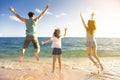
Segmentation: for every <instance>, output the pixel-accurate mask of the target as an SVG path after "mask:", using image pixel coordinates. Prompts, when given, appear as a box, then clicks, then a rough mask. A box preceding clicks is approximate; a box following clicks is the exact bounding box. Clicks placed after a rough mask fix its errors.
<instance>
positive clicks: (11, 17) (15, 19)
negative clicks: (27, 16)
mask: <svg viewBox="0 0 120 80" xmlns="http://www.w3.org/2000/svg"><path fill="white" fill-rule="evenodd" d="M9 18H10V19H11V20H14V21H17V22H21V21H20V20H19V19H18V18H17V17H16V16H11V15H10V16H9Z"/></svg>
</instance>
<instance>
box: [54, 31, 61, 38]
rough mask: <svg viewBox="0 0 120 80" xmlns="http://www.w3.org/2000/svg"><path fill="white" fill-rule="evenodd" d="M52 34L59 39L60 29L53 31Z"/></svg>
mask: <svg viewBox="0 0 120 80" xmlns="http://www.w3.org/2000/svg"><path fill="white" fill-rule="evenodd" d="M53 34H54V36H55V37H57V38H60V29H55V31H54V33H53Z"/></svg>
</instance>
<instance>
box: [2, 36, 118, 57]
mask: <svg viewBox="0 0 120 80" xmlns="http://www.w3.org/2000/svg"><path fill="white" fill-rule="evenodd" d="M48 38H49V37H39V44H40V48H41V50H40V54H39V55H41V56H51V55H52V48H51V42H50V43H48V44H45V45H41V41H42V40H46V39H48ZM24 40H25V38H24V37H0V58H2V57H14V56H15V57H16V56H19V55H20V53H21V49H22V46H23V43H24ZM96 42H97V50H98V53H105V54H106V53H107V54H110V53H112V54H115V55H116V54H120V38H96ZM85 44H86V38H79V37H67V38H64V39H62V51H63V52H64V53H63V54H64V55H65V56H70V55H72V54H74V56H78V54H80V53H82V52H83V53H85V51H86V46H85ZM71 51H72V52H71ZM76 51H77V52H76ZM99 51H101V52H99ZM33 53H34V47H33V46H32V43H30V44H29V47H28V49H27V50H26V52H25V55H26V56H33ZM103 55H104V54H103Z"/></svg>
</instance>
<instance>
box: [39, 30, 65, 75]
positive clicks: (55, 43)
mask: <svg viewBox="0 0 120 80" xmlns="http://www.w3.org/2000/svg"><path fill="white" fill-rule="evenodd" d="M66 31H67V28H65V32H64V36H60V29H55V31H54V33H53V37H51V38H50V39H48V40H46V41H42V42H41V43H42V45H44V44H46V43H48V42H51V41H52V48H53V53H52V54H53V66H52V72H53V73H54V69H55V63H56V55H58V63H59V70H60V72H61V60H62V50H61V48H62V47H61V39H62V38H64V37H65V36H66Z"/></svg>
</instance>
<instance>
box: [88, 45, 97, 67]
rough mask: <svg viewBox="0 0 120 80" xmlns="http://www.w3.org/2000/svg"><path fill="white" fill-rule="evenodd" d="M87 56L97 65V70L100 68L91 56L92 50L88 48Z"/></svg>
mask: <svg viewBox="0 0 120 80" xmlns="http://www.w3.org/2000/svg"><path fill="white" fill-rule="evenodd" d="M87 56H88V58H89V59H90V60H91V61H92V62H93V63H94V64H95V66H96V67H97V68H99V66H98V64H97V63H96V62H95V61H94V59H93V58H92V56H91V48H89V47H87Z"/></svg>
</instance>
